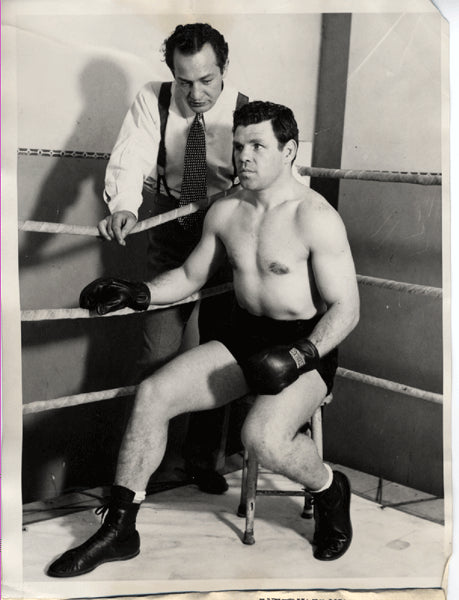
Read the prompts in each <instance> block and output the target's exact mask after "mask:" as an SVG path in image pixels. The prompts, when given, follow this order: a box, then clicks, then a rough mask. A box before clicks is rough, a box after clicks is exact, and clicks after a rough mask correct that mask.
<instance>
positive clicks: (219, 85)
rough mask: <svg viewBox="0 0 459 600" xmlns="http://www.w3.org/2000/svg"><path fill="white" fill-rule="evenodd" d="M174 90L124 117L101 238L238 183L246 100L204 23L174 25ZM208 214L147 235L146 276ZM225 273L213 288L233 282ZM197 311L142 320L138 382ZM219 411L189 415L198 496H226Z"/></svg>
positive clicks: (226, 301) (221, 42) (196, 234)
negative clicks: (237, 116) (236, 117)
mask: <svg viewBox="0 0 459 600" xmlns="http://www.w3.org/2000/svg"><path fill="white" fill-rule="evenodd" d="M164 58H165V61H166V64H167V66H168V67H169V68H170V70H171V72H172V75H173V76H174V81H173V82H167V83H161V82H150V83H148V84H147V85H145V86H144V87H143V88H142V89H141V90H140V92H139V93H138V95H137V97H136V99H135V101H134V103H133V104H132V106H131V108H130V110H129V112H128V114H127V115H126V117H125V119H124V122H123V125H122V127H121V131H120V133H119V136H118V139H117V142H116V144H115V147H114V149H113V152H112V155H111V158H110V161H109V164H108V167H107V173H106V179H105V191H104V198H105V201H106V203H107V205H108V208H109V210H110V213H111V214H110V215H109V216H107V217H106V218H105V219H103V220H102V221H101V222H100V223H99V231H100V234H101V235H102V236H103V237H104V238H105V239H107V240H116V241H117V242H118V243H119V244H121V245H125V244H126V236H127V235H129V233H130V231H131V230H132V228H133V227H134V225H135V224H136V222H137V216H138V209H139V207H140V205H141V204H142V201H144V202H146V203H147V205H148V206H149V207H151V210H152V213H153V214H155V215H156V214H160V213H163V212H167V211H170V210H173V209H175V208H177V206H179V205H184V204H187V203H189V202H195V201H198V200H201V199H204V198H206V196H208V195H212V194H214V193H217V192H220V191H223V190H227V189H229V188H231V187H232V186H233V185H234V180H235V170H234V166H233V162H232V146H231V143H232V131H231V130H232V119H233V112H234V110H235V109H236V108H237V107H238V106H240V105H241V104H242V103H244V102H246V101H247V97H246V96H244V95H243V94H240V93H238V92H237V90H235V89H233V88H232V87H230V86H229V85H227V84H226V83H225V84H224V77H225V74H226V69H227V66H228V44H227V43H226V41H225V39H224V37H223V36H222V35H221V33H220V32H218V31H217V30H216V29H214V28H212V27H211V26H210V25H207V24H203V23H194V24H189V25H178V26H177V27H176V29H175V31H174V32H173V33H172V35H171V36H170V37H169V38H168V39H166V40H165V42H164ZM204 213H205V211H200V212H199V213H195V214H193V215H190V216H188V217H185V218H180V219H179V220H178V221H173V222H169V223H165V224H163V225H161V226H160V227H156V228H154V229H151V230H149V231H148V233H147V234H148V277H149V278H153V277H155V276H156V275H159V274H161V273H163V272H164V271H167V270H169V269H172V268H175V267H178V266H180V265H181V264H182V263H183V262H184V261H185V260H186V259H187V257H188V256H189V254H190V253H191V251H192V250H193V248H194V247H195V245H196V243H197V242H198V240H199V238H200V236H201V232H202V222H203V218H204ZM230 278H231V271H230V269H228V268H226V269H225V268H222V269H221V270H220V272H219V273H217V274H216V275H215V277H214V279H213V280H212V281H211V282H209V284H210V285H215V284H217V283H223V282H225V281H229V280H230ZM231 301H232V295H231V294H225V295H223V296H219V297H214V298H209V299H206V300H203V301H202V302H201V307H200V315H199V334H200V342H201V343H203V342H206V341H208V340H209V339H212V337H213V336H214V335H215V332H216V328H218V327H222V326H224V322H225V317H227V315H228V313H229V310H230V306H231ZM192 310H193V304H185V305H182V306H177V307H172V308H168V309H165V310H162V311H159V312H156V313H154V312H152V313H150V314H148V315H145V321H144V330H143V344H142V351H141V358H140V364H139V369H138V380H139V381H141V380H142V379H144V378H145V377H146V376H148V375H150V374H151V373H153V372H154V371H155V370H156V369H158V368H159V367H160V366H162V365H163V364H165V363H167V362H168V361H169V360H171V358H173V357H174V356H176V355H177V354H178V352H179V350H180V347H181V344H182V341H183V335H184V331H185V327H186V324H187V322H188V320H189V318H190V315H191V312H192ZM222 422H223V409H221V410H219V411H213V412H210V413H209V412H208V413H205V414H198V415H196V414H195V415H191V416H190V422H189V430H188V435H187V440H186V441H185V446H184V453H185V465H186V470H187V474H188V476H189V477H190V478H191V479H192V480H194V481H195V482H196V484H197V485H198V486H199V488H200V489H201V490H203V491H206V492H209V493H214V494H221V493H223V492H225V491H226V490H227V488H228V486H227V483H226V480H225V478H224V477H223V476H222V475H220V474H219V473H217V472H216V471H215V454H216V451H217V449H218V447H219V443H220V436H221V430H222Z"/></svg>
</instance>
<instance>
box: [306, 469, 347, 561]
mask: <svg viewBox="0 0 459 600" xmlns="http://www.w3.org/2000/svg"><path fill="white" fill-rule="evenodd" d="M311 494H312V496H313V498H314V519H315V523H316V524H315V531H314V538H313V544H314V545H315V546H316V548H315V550H314V558H317V559H318V560H336V559H337V558H340V557H341V556H343V554H344V553H345V552H346V550H347V549H348V548H349V546H350V545H351V541H352V525H351V517H350V504H351V486H350V484H349V480H348V478H347V477H346V475H344V474H343V473H340V472H339V471H333V481H332V484H331V486H330V487H329V488H327V489H326V490H324V491H323V492H311Z"/></svg>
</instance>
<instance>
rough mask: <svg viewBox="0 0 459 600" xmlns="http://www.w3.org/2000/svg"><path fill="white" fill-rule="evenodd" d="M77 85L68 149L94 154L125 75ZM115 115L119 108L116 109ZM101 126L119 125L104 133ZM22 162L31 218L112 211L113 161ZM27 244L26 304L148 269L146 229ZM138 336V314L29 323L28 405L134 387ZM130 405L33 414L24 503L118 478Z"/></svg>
mask: <svg viewBox="0 0 459 600" xmlns="http://www.w3.org/2000/svg"><path fill="white" fill-rule="evenodd" d="M80 83H81V90H82V93H83V96H84V107H83V109H82V111H81V112H80V114H79V115H78V116H77V118H76V121H75V129H74V131H73V132H72V133H71V134H70V136H69V137H68V138H67V139H66V141H65V143H64V147H62V148H59V149H61V150H78V151H90V150H92V148H91V146H90V147H88V137H89V139H92V138H93V137H94V133H93V132H91V131H88V132H87V128H88V127H89V128H91V123H92V121H93V118H94V115H95V114H99V115H103V114H104V106H105V104H104V103H113V102H114V103H116V106H117V107H118V108H117V115H118V116H119V119H118V120H116V121H115V120H112V121H111V122H110V123H104V124H103V126H96V125H95V128H96V129H97V130H98V131H99V136H103V139H99V140H97V139H95V138H94V139H93V141H92V142H91V143H93V144H94V146H95V147H96V148H99V147H100V146H101V145H102V146H105V144H106V141H107V138H108V139H111V140H114V139H116V136H117V134H118V131H119V128H120V125H121V122H122V119H123V117H124V114H125V112H126V107H127V106H128V104H129V101H128V99H127V91H128V81H127V78H126V76H125V74H124V73H123V71H122V70H121V69H120V68H119V67H118V66H117V65H116V64H113V63H111V62H109V61H106V60H95V61H92V62H90V63H89V64H88V65H87V66H86V67H85V68H84V70H83V71H82V73H81V82H80ZM108 113H109V114H111V115H113V114H114V109H113V106H111V107H110V109H109V110H108ZM58 126H59V124H56V127H58ZM104 127H105V128H112V129H113V131H110V132H108V133H107V135H105V134H104ZM86 132H87V133H88V135H86ZM94 146H93V147H94ZM20 158H22V157H20ZM51 161H52V162H51ZM50 163H51V164H52V166H51V169H50V170H49V172H48V173H47V175H46V176H45V178H44V179H43V170H44V169H49V166H50ZM22 164H23V166H24V169H21V170H19V169H18V172H19V176H18V177H19V181H18V191H19V203H20V214H21V213H22V214H27V218H28V219H31V220H35V221H50V222H58V223H69V222H71V223H75V224H84V223H87V224H91V225H96V224H97V223H98V222H99V220H100V219H101V218H103V216H105V215H106V214H107V209H106V207H105V205H104V202H103V199H102V192H103V187H104V174H105V168H106V164H107V162H106V160H101V159H90V158H74V157H71V158H70V157H56V158H54V157H53V158H49V157H24V162H22ZM27 167H28V168H27ZM21 180H22V184H21ZM37 181H38V182H39V183H38V185H37V183H36V182H37ZM34 182H35V185H34ZM35 190H37V192H35ZM88 199H89V202H88ZM20 240H21V243H20V247H19V268H20V279H21V304H22V305H32V306H33V307H37V305H36V304H34V302H36V303H38V304H39V307H40V308H41V307H45V308H47V307H53V306H60V307H63V306H66V305H67V306H76V305H77V302H78V299H77V298H76V297H75V289H77V290H80V289H81V285H82V284H81V283H80V281H81V282H84V283H85V284H86V283H87V282H89V281H91V280H92V279H94V278H95V277H100V276H104V275H114V276H120V277H125V278H131V279H134V278H141V277H143V275H144V269H145V260H144V259H145V256H146V238H145V237H144V236H143V234H138V235H135V236H132V238H131V239H129V243H128V245H127V247H126V248H121V247H120V246H118V245H117V244H115V243H108V242H102V241H101V240H97V239H95V238H80V241H77V242H75V240H78V238H77V237H75V236H67V235H57V236H56V235H50V234H37V233H23V234H21V236H20ZM81 240H83V241H81ZM40 304H41V306H40ZM140 332H141V324H140V320H139V319H136V318H135V317H124V318H123V317H121V318H109V319H95V320H93V319H85V320H77V321H74V320H68V321H47V322H46V321H45V322H43V323H27V322H25V323H23V326H22V351H23V395H24V401H25V402H32V401H34V400H37V399H51V398H55V397H58V396H61V395H67V394H75V393H84V392H89V391H94V390H101V389H110V388H114V387H120V386H125V385H130V380H132V376H133V371H134V368H133V366H134V364H135V361H136V356H137V354H136V351H137V347H138V343H137V341H138V339H139V336H140ZM82 361H84V363H85V364H84V367H82V365H81V363H82ZM80 373H82V376H81V375H79V374H80ZM129 404H130V403H129V402H128V401H126V400H123V399H120V400H118V401H116V400H115V401H108V402H101V403H93V404H88V405H86V406H79V407H75V408H65V409H62V410H61V411H49V412H43V413H39V414H36V415H28V416H26V417H25V419H24V438H23V498H24V502H30V501H32V500H35V499H37V498H44V497H52V496H55V495H58V494H59V493H61V492H62V491H64V490H69V489H72V488H75V487H91V486H93V485H101V484H104V483H108V482H111V480H112V478H113V469H114V464H115V458H116V454H117V451H118V446H119V442H120V439H121V434H122V431H123V430H124V424H125V421H126V416H127V413H128V410H129Z"/></svg>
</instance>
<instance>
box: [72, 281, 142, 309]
mask: <svg viewBox="0 0 459 600" xmlns="http://www.w3.org/2000/svg"><path fill="white" fill-rule="evenodd" d="M149 306H150V290H149V289H148V286H147V285H146V284H145V283H142V282H140V281H125V280H124V279H115V278H113V277H107V278H103V277H102V278H100V279H96V280H95V281H92V282H91V283H89V284H88V285H87V286H86V287H85V288H84V290H83V291H82V292H81V294H80V307H81V308H87V309H88V310H95V311H96V312H97V314H99V315H105V314H107V313H109V312H113V311H115V310H120V309H121V308H126V307H127V308H132V309H133V310H146V309H147V308H148V307H149Z"/></svg>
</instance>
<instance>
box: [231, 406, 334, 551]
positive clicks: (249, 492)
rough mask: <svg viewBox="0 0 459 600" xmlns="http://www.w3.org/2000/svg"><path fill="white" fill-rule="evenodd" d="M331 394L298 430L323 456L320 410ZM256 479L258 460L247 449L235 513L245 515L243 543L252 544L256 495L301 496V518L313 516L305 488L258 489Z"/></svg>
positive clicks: (311, 504)
mask: <svg viewBox="0 0 459 600" xmlns="http://www.w3.org/2000/svg"><path fill="white" fill-rule="evenodd" d="M332 398H333V396H332V395H331V394H330V395H328V396H326V397H325V398H324V401H323V402H322V404H321V405H320V406H319V408H318V409H317V410H316V411H315V412H314V414H313V415H312V417H311V420H310V421H309V422H308V423H306V425H305V426H304V427H302V429H301V430H300V431H302V432H304V433H306V432H307V433H308V434H309V435H310V436H311V439H313V440H314V442H315V444H316V446H317V450H318V452H319V456H320V457H321V458H322V456H323V437H322V411H323V407H324V406H325V405H326V404H330V402H331V401H332ZM257 481H258V462H257V461H256V460H255V458H252V457H251V456H250V455H249V453H248V452H247V450H246V451H245V452H244V464H243V468H242V483H241V500H240V503H239V508H238V511H237V514H238V516H239V517H245V532H244V538H243V540H242V541H243V542H244V544H249V545H250V544H254V543H255V538H254V535H253V528H254V523H255V499H256V496H261V495H263V496H303V497H304V508H303V512H302V514H301V516H302V518H303V519H312V517H313V498H312V496H311V494H309V493H308V492H307V490H305V489H303V490H302V491H300V490H298V491H294V490H292V491H285V490H259V489H257Z"/></svg>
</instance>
